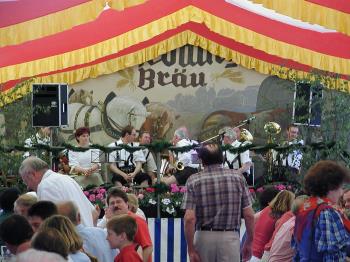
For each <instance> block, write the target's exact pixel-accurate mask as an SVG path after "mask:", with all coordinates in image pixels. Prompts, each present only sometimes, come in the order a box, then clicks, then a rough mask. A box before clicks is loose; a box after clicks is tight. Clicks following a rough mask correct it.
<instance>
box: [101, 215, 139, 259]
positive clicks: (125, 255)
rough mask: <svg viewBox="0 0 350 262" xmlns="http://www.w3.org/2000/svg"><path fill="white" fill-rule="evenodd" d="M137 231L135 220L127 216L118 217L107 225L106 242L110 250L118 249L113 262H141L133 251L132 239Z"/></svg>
mask: <svg viewBox="0 0 350 262" xmlns="http://www.w3.org/2000/svg"><path fill="white" fill-rule="evenodd" d="M136 231H137V224H136V220H135V219H134V218H133V217H131V216H128V215H119V216H116V217H114V218H112V219H111V220H109V221H108V223H107V240H108V242H109V245H110V246H111V248H118V249H119V250H120V253H119V254H118V256H116V257H115V259H114V262H141V261H142V259H141V257H140V256H139V254H138V253H137V252H136V250H135V244H134V242H133V241H134V237H135V234H136Z"/></svg>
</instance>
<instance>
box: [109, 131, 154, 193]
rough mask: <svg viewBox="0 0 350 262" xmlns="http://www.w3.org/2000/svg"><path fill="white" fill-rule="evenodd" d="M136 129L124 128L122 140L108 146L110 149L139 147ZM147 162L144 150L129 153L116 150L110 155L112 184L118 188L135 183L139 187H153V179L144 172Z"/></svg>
mask: <svg viewBox="0 0 350 262" xmlns="http://www.w3.org/2000/svg"><path fill="white" fill-rule="evenodd" d="M136 138H137V133H136V129H135V128H134V127H132V126H126V127H124V128H123V130H122V133H121V138H120V139H119V140H118V141H116V142H113V143H111V144H109V145H108V147H117V146H119V145H128V146H130V147H132V146H137V145H138V144H135V140H136ZM145 161H146V159H145V156H144V154H143V152H142V150H137V151H134V152H133V153H129V152H128V151H127V150H125V149H121V150H116V151H113V152H111V153H110V154H109V162H111V164H110V165H109V169H110V170H111V171H112V173H113V174H112V183H114V184H115V185H116V186H122V185H127V184H128V183H133V182H135V183H136V184H139V185H147V184H148V185H151V184H152V179H151V178H150V177H149V176H148V175H147V174H145V173H143V172H142V170H141V169H142V164H143V163H144V162H145Z"/></svg>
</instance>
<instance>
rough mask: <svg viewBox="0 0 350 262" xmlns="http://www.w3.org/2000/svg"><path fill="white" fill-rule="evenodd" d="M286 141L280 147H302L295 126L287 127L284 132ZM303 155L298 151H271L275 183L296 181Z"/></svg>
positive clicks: (297, 128)
mask: <svg viewBox="0 0 350 262" xmlns="http://www.w3.org/2000/svg"><path fill="white" fill-rule="evenodd" d="M286 136H287V140H286V141H284V142H283V143H282V145H296V144H300V145H303V144H304V141H303V140H302V139H299V138H298V137H299V127H298V126H297V125H295V124H291V125H289V126H288V128H287V131H286ZM302 159H303V153H302V152H301V150H300V149H293V150H290V151H288V152H281V153H279V152H277V151H275V150H274V151H273V164H274V166H273V180H275V181H287V180H288V181H294V182H297V181H298V174H299V173H300V168H301V162H302Z"/></svg>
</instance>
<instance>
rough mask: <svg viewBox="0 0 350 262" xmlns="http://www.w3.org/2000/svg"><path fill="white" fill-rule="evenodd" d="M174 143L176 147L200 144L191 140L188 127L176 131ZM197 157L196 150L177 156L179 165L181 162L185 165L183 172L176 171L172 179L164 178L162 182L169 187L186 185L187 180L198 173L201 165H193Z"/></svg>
mask: <svg viewBox="0 0 350 262" xmlns="http://www.w3.org/2000/svg"><path fill="white" fill-rule="evenodd" d="M172 143H173V145H174V146H176V147H184V146H193V145H196V144H198V142H197V141H195V140H191V139H190V138H189V134H188V130H187V128H186V127H180V128H178V129H176V130H175V132H174V136H173V139H172ZM194 155H197V152H196V151H195V150H194V149H191V150H189V151H187V152H182V153H180V152H179V153H178V154H177V163H179V162H181V163H182V164H183V167H184V168H183V169H182V170H178V169H177V170H176V171H175V173H174V174H173V175H171V176H170V177H164V178H162V182H164V183H166V184H167V185H170V184H179V185H184V184H186V181H187V179H188V178H189V177H190V176H191V175H192V174H194V173H197V172H198V168H199V164H196V163H193V156H194Z"/></svg>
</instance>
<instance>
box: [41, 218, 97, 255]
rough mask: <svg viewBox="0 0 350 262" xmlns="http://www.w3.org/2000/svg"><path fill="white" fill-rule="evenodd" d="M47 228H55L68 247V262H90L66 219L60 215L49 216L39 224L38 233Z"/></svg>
mask: <svg viewBox="0 0 350 262" xmlns="http://www.w3.org/2000/svg"><path fill="white" fill-rule="evenodd" d="M49 228H55V229H57V230H58V231H59V232H60V233H61V236H62V238H63V240H64V243H65V244H66V246H67V247H68V252H69V255H68V258H69V260H72V261H79V262H90V261H91V260H90V258H89V256H88V255H87V254H86V253H85V252H84V250H83V240H82V239H81V238H80V236H79V235H78V233H77V231H76V229H75V227H74V225H73V223H72V222H71V221H70V220H69V219H68V218H67V217H65V216H61V215H54V216H51V217H49V218H47V219H46V220H45V221H44V222H43V223H42V224H41V226H40V229H39V231H45V230H46V229H49Z"/></svg>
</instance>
